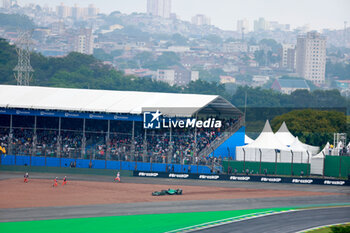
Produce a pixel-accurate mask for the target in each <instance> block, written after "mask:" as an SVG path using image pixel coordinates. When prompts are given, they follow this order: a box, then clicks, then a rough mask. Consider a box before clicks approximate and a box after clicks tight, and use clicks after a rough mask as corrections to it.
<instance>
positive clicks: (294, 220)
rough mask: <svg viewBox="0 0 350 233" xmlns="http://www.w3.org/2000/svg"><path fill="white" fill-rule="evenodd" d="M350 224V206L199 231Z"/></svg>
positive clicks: (286, 230)
mask: <svg viewBox="0 0 350 233" xmlns="http://www.w3.org/2000/svg"><path fill="white" fill-rule="evenodd" d="M345 222H350V206H348V207H337V208H324V209H308V210H300V211H294V212H288V213H281V214H276V215H269V216H264V217H258V218H254V219H248V220H244V221H240V222H235V223H230V224H225V225H221V226H218V227H213V228H208V229H204V230H198V231H193V232H201V233H209V232H210V233H212V232H215V233H230V232H240V233H251V232H272V233H273V232H276V233H280V232H284V233H292V232H298V231H302V230H306V229H310V228H313V227H317V226H324V225H330V224H335V223H345ZM262 229H263V231H262Z"/></svg>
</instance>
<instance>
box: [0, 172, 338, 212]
mask: <svg viewBox="0 0 350 233" xmlns="http://www.w3.org/2000/svg"><path fill="white" fill-rule="evenodd" d="M168 188H174V189H176V188H181V189H182V190H183V194H182V195H174V196H152V195H151V193H152V192H154V191H160V190H163V189H168ZM332 194H335V193H324V192H303V191H290V190H288V191H287V190H265V189H245V188H222V187H206V186H183V185H182V186H181V187H179V186H171V187H170V186H169V185H154V184H134V183H113V182H110V183H109V182H92V181H68V183H67V184H66V185H64V186H63V185H62V180H59V182H58V186H57V187H53V180H45V179H30V180H29V182H28V183H24V182H23V179H7V180H0V208H25V207H48V206H74V205H94V204H114V203H134V202H160V201H185V200H217V199H239V198H263V197H291V196H320V195H332ZM335 195H339V193H336V194H335Z"/></svg>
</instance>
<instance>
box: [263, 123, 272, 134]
mask: <svg viewBox="0 0 350 233" xmlns="http://www.w3.org/2000/svg"><path fill="white" fill-rule="evenodd" d="M262 133H273V131H272V129H271V125H270V122H269V120H266V123H265V126H264V129H263V131H262Z"/></svg>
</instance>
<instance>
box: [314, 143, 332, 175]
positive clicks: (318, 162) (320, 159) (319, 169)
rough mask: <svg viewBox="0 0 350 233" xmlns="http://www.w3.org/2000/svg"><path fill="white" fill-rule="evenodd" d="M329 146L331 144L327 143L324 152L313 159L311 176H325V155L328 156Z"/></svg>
mask: <svg viewBox="0 0 350 233" xmlns="http://www.w3.org/2000/svg"><path fill="white" fill-rule="evenodd" d="M329 146H330V144H329V142H327V144H326V146H325V147H324V148H323V150H322V151H321V152H320V153H318V154H317V155H315V156H313V157H312V158H311V174H315V175H323V166H324V165H323V164H324V159H325V154H327V152H328V150H329Z"/></svg>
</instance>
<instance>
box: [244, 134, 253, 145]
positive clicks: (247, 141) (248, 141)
mask: <svg viewBox="0 0 350 233" xmlns="http://www.w3.org/2000/svg"><path fill="white" fill-rule="evenodd" d="M252 142H254V140H253V139H251V138H250V137H249V136H247V135H244V143H245V144H250V143H252Z"/></svg>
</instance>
